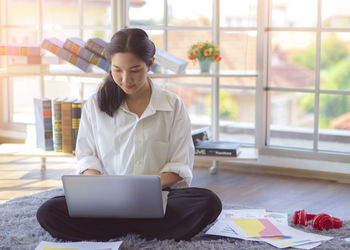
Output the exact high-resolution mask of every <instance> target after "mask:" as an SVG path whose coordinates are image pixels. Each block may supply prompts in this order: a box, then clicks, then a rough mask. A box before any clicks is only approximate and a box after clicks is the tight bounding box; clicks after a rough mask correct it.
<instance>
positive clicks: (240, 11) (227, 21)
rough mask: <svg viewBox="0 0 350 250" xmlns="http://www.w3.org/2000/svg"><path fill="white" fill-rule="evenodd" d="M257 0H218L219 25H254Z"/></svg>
mask: <svg viewBox="0 0 350 250" xmlns="http://www.w3.org/2000/svg"><path fill="white" fill-rule="evenodd" d="M257 4H258V1H257V0H245V1H241V0H220V26H222V27H256V18H257V9H258V8H257Z"/></svg>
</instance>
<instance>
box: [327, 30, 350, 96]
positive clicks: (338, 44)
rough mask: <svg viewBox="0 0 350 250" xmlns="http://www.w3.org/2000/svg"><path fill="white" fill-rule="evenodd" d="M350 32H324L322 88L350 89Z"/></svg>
mask: <svg viewBox="0 0 350 250" xmlns="http://www.w3.org/2000/svg"><path fill="white" fill-rule="evenodd" d="M349 68H350V33H348V32H344V33H326V32H325V33H323V34H322V44H321V88H322V89H332V90H349V89H350V71H349Z"/></svg>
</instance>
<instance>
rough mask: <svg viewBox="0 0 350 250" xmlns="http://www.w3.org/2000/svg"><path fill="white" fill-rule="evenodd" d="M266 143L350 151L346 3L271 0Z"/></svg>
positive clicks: (348, 15) (349, 30)
mask: <svg viewBox="0 0 350 250" xmlns="http://www.w3.org/2000/svg"><path fill="white" fill-rule="evenodd" d="M269 4H270V6H271V11H270V15H271V16H270V18H268V20H271V22H270V23H267V28H266V29H265V30H266V33H267V37H268V41H267V45H268V54H269V56H268V61H267V64H268V73H267V76H268V77H267V83H266V88H265V89H266V93H267V96H268V98H267V99H268V112H267V115H268V119H267V120H268V121H269V123H268V125H267V128H268V129H267V137H266V145H267V146H271V147H284V148H290V149H293V148H294V149H298V150H306V151H313V152H325V151H327V152H331V151H333V152H337V153H349V152H350V146H349V142H350V137H349V136H350V133H349V129H350V127H349V125H348V124H349V123H348V121H349V120H350V96H349V94H350V92H349V90H350V81H349V67H350V61H349V54H350V11H349V9H350V3H348V2H347V1H341V0H339V1H330V0H310V1H302V0H298V1H287V0H270V1H269Z"/></svg>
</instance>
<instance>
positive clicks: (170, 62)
mask: <svg viewBox="0 0 350 250" xmlns="http://www.w3.org/2000/svg"><path fill="white" fill-rule="evenodd" d="M154 58H155V59H154V62H155V63H156V64H157V65H159V66H161V67H162V68H164V69H168V70H171V71H173V72H175V73H181V72H184V71H185V69H186V66H187V63H188V62H187V61H185V60H182V59H181V58H178V57H176V56H174V55H172V54H169V53H168V52H166V51H164V50H161V49H158V48H156V54H155V55H154Z"/></svg>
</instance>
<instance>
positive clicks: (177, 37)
mask: <svg viewBox="0 0 350 250" xmlns="http://www.w3.org/2000/svg"><path fill="white" fill-rule="evenodd" d="M179 41H181V42H179ZM205 41H209V42H211V41H212V37H211V31H185V30H184V31H182V30H169V32H168V51H169V53H171V54H173V55H175V56H177V57H179V58H182V59H184V60H186V61H189V60H188V59H187V51H188V50H189V48H190V47H191V46H192V45H193V44H195V43H198V42H205ZM186 69H199V63H198V62H197V61H196V62H194V63H192V62H188V64H187V67H186Z"/></svg>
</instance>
